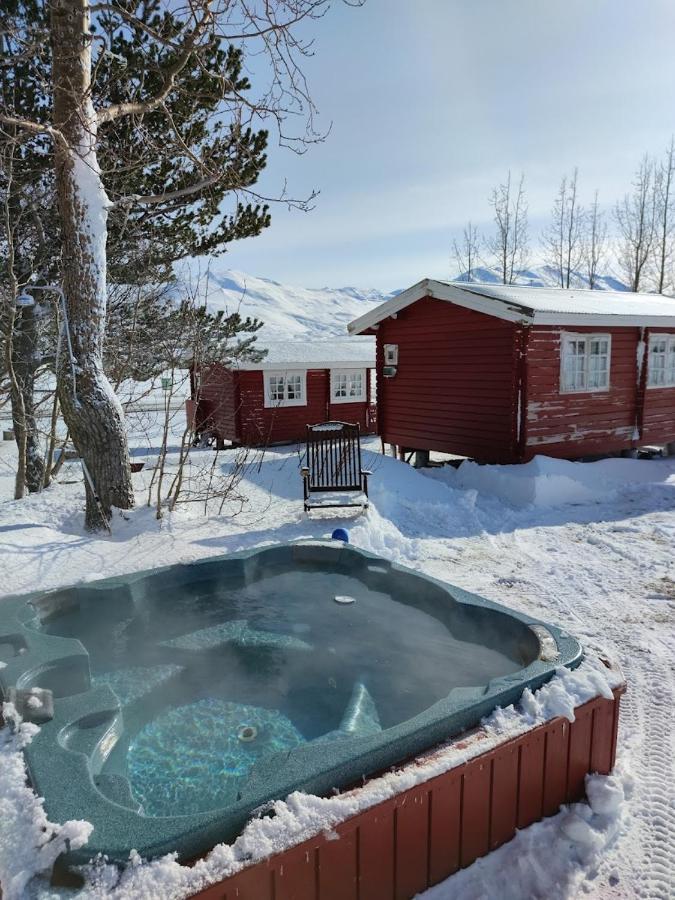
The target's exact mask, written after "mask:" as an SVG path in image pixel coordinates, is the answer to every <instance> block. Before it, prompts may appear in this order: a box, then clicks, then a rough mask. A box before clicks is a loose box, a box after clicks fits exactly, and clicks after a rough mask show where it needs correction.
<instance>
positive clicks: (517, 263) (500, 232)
mask: <svg viewBox="0 0 675 900" xmlns="http://www.w3.org/2000/svg"><path fill="white" fill-rule="evenodd" d="M489 203H490V206H491V207H492V209H493V210H494V221H495V225H496V231H495V234H494V235H493V237H492V238H490V239H489V240H488V242H487V248H488V250H489V252H490V253H492V255H493V256H494V257H495V259H496V265H497V268H498V269H499V272H500V275H501V279H502V283H503V284H513V282H514V280H515V278H516V276H517V274H518V271H519V270H521V269H523V268H524V267H525V265H526V264H527V259H528V256H529V246H528V225H527V201H526V199H525V175H521V176H520V181H519V182H518V187H517V188H516V189H515V190H514V188H513V186H512V183H511V172H510V171H509V174H508V176H507V179H506V181H505V182H504V183H503V184H500V185H499V186H498V187H496V188H494V189H493V191H492V194H491V195H490V198H489Z"/></svg>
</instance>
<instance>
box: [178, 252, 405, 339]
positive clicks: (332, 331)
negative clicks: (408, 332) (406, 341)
mask: <svg viewBox="0 0 675 900" xmlns="http://www.w3.org/2000/svg"><path fill="white" fill-rule="evenodd" d="M183 277H185V276H183ZM200 288H201V293H200V296H201V297H202V298H203V299H204V300H205V301H206V304H207V306H208V308H209V310H211V311H212V312H217V311H218V310H224V311H225V312H226V313H233V312H239V313H240V314H241V315H242V316H251V317H257V318H258V319H261V320H262V321H263V323H264V324H263V327H262V328H261V329H260V331H259V332H257V333H258V335H259V339H260V342H261V343H263V342H264V341H265V340H266V339H270V340H279V339H284V340H285V339H288V340H295V341H298V340H306V339H309V340H322V339H326V338H328V337H339V338H343V339H344V336H345V334H346V332H347V323H348V322H350V321H351V320H352V319H354V318H356V317H358V316H360V315H363V313H365V312H368V311H369V310H371V309H374V308H375V307H376V306H378V305H379V304H380V303H382V302H383V301H385V300H387V299H388V298H389V297H391V296H393V294H392V293H384V292H381V291H377V290H369V289H365V290H360V289H358V288H352V287H345V288H316V289H312V288H301V287H296V286H295V285H285V284H280V283H279V282H277V281H272V280H270V279H269V278H260V277H256V276H254V275H247V274H245V273H244V272H237V271H234V270H232V269H227V268H223V269H220V268H218V263H217V262H216V261H212V262H211V266H210V269H209V275H208V282H207V279H206V276H205V275H204V274H203V273H202V278H201V280H200Z"/></svg>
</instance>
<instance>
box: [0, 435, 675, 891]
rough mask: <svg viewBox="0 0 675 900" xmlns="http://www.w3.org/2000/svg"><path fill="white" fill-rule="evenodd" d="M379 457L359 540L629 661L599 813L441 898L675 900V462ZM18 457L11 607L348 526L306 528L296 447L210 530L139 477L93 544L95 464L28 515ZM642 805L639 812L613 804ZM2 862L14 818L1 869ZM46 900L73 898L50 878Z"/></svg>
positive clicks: (516, 844) (500, 860)
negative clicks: (160, 507)
mask: <svg viewBox="0 0 675 900" xmlns="http://www.w3.org/2000/svg"><path fill="white" fill-rule="evenodd" d="M179 425H182V423H179V422H178V421H177V423H176V428H177V429H178V428H179ZM154 434H156V431H155V432H153V428H152V427H150V426H149V425H148V423H147V420H145V419H144V420H143V422H142V423H141V420H140V418H139V419H138V421H137V422H136V424H135V437H134V438H133V439H132V445H133V446H132V453H133V455H134V457H135V458H136V457H137V458H139V459H140V458H144V457H145V458H147V459H148V460H149V461H150V462H151V461H152V460H153V459H154V458H156V446H155V442H154ZM147 435H149V437H148V436H147ZM369 446H370V447H371V449H372V451H373V452H372V455H371V453H367V454H366V460H365V462H366V465H367V467H368V468H370V469H372V470H373V471H374V475H373V477H372V480H371V483H372V501H373V502H372V506H371V509H370V510H369V511H368V513H367V514H365V515H363V514H358V513H352V514H351V515H350V513H345V515H344V516H343V517H342V518H341V522H342V524H347V525H348V527H350V532H351V539H352V541H353V542H354V543H355V544H357V545H359V546H362V547H365V548H367V549H370V550H373V551H374V552H377V553H381V554H383V555H385V556H387V557H388V558H391V559H395V560H397V561H400V562H403V563H405V564H407V565H411V566H413V567H416V568H419V569H421V570H422V571H424V572H427V573H428V574H430V575H434V576H436V577H439V578H443V579H445V580H447V581H449V582H451V583H454V584H457V585H460V586H462V587H465V588H468V589H470V590H473V591H476V592H478V593H482V594H485V595H486V596H488V597H490V598H491V599H494V600H497V601H500V602H503V603H506V604H508V605H510V606H512V607H514V608H517V609H520V610H523V611H526V612H528V613H531V614H532V615H535V616H538V617H541V618H542V619H545V620H550V621H553V622H556V623H558V624H561V625H563V626H565V627H567V628H569V629H570V631H572V632H573V633H574V634H575V635H576V636H577V637H579V638H580V639H582V641H584V642H586V643H587V644H588V645H592V646H602V647H605V648H606V649H607V651H608V652H609V653H610V654H611V655H613V656H614V657H615V658H617V659H618V660H619V662H620V664H621V666H622V667H623V670H624V673H625V676H626V678H627V680H628V685H629V692H628V694H627V695H626V697H625V699H624V701H623V708H622V723H621V765H620V769H619V772H618V775H617V777H615V778H614V779H610V780H606V779H600V780H599V781H598V782H597V785H598V786H597V787H592V788H591V790H592V791H595V793H596V798H595V802H594V803H593V808H592V809H587V808H585V807H584V809H586V812H585V813H584V812H579V811H572V812H569V811H568V812H563V813H561V814H560V815H559V816H557V817H555V818H553V819H551V820H548V821H547V822H545V823H541V824H539V825H535V826H532V827H531V828H529V829H526V830H525V831H523V832H521V833H519V835H518V836H517V837H516V839H515V840H514V841H512V842H511V843H510V844H508V845H507V846H506V847H503V848H501V849H500V850H499V851H497V852H496V853H493V854H491V855H490V856H489V857H487V858H486V859H484V860H481V861H479V862H478V863H476V864H475V865H474V866H472V867H470V868H469V869H467V870H465V871H464V872H460V873H458V875H456V876H454V877H453V878H451V879H449V880H448V881H447V882H446V883H445V884H443V885H441V886H438V887H436V888H434V889H431V890H430V891H429V892H428V900H449V898H460V897H461V898H462V900H465V898H474V897H475V898H479V897H497V896H498V897H514V898H516V897H519V898H520V897H523V898H524V897H556V898H557V897H572V896H578V895H579V894H580V893H584V894H585V895H588V896H590V897H602V898H606V897H616V898H633V897H644V898H667V897H672V896H675V880H674V879H675V771H674V769H675V763H674V752H673V751H674V746H673V742H674V741H675V737H674V735H675V728H674V727H673V726H674V724H675V723H674V722H673V719H674V717H675V713H674V707H675V649H674V647H675V642H674V640H673V638H674V632H675V628H674V627H673V623H674V619H675V565H674V564H673V547H674V542H675V460H653V461H647V460H640V461H638V460H635V461H633V460H614V461H607V462H602V463H592V464H586V465H581V464H571V463H569V464H568V463H551V462H550V461H546V460H540V461H535V463H533V464H531V465H530V466H528V467H524V468H523V467H521V468H520V469H519V470H517V471H516V470H512V469H509V468H506V469H502V470H497V469H496V468H494V467H491V468H487V467H486V468H484V469H482V470H476V469H474V468H472V467H463V469H461V470H459V472H456V471H455V470H453V469H451V468H445V469H442V470H438V469H437V470H429V471H428V472H426V473H421V472H416V471H415V470H413V469H411V468H409V467H407V466H404V465H403V464H401V463H399V462H397V461H395V460H393V459H391V458H388V457H382V456H381V455H379V454H378V453H377V452H376V450H377V442H376V441H372V442H371V443H370V444H369ZM199 453H201V454H202V456H201V458H202V459H210V458H211V457H210V456H209V454H210V453H211V451H200V452H199ZM199 453H198V454H196V457H195V458H196V459H197V458H199ZM12 454H13V445H12V444H10V443H0V500H2V501H4V502H0V558H1V560H2V590H3V592H4V593H7V594H8V593H14V592H24V591H28V590H31V589H34V588H36V587H38V586H40V587H42V588H49V587H54V586H56V585H61V584H66V583H71V582H73V581H75V580H78V579H90V578H99V577H102V576H104V575H111V574H115V573H122V572H128V571H131V570H134V569H144V568H148V567H151V566H153V565H157V564H165V563H167V562H178V561H186V560H190V559H196V558H200V557H204V556H208V555H211V554H216V553H223V552H231V551H236V550H240V549H244V548H248V547H252V546H255V545H258V544H261V543H266V542H271V541H278V540H290V539H295V538H301V537H322V536H327V535H329V534H330V532H331V530H332V528H333V527H334V526H335V523H336V520H337V517H336V516H332V515H331V516H330V517H328V514H324V515H321V514H317V515H316V516H315V517H313V518H312V519H311V520H308V519H307V518H306V517H305V516H304V515H303V513H302V504H301V502H300V478H299V475H298V471H297V466H298V459H299V456H298V449H297V448H283V449H274V450H269V451H267V452H266V453H265V454H264V456H263V457H262V458H257V459H255V460H252V461H251V465H250V467H249V469H248V471H247V473H246V478H245V481H244V482H243V484H242V488H243V492H244V493H245V494H246V496H247V498H248V503H247V505H246V506H245V508H244V510H243V511H242V512H241V513H240V514H239V515H237V516H234V517H230V516H228V515H221V516H217V515H210V516H206V517H205V516H204V515H203V511H202V508H201V505H200V504H188V505H186V506H184V507H181V508H179V509H178V510H177V511H176V513H174V514H173V515H171V516H168V517H166V518H164V519H163V520H162V521H161V522H158V521H157V520H156V519H155V517H154V512H153V511H152V510H150V509H147V508H146V507H144V506H143V505H142V504H143V503H144V501H145V490H144V487H145V485H146V484H147V479H148V473H147V471H144V472H141V473H139V474H137V475H135V476H134V478H135V479H136V485H137V488H138V501H139V507H138V508H137V509H136V510H135V511H134V512H132V513H131V514H129V515H128V516H127V517H126V518H122V517H116V519H115V523H114V533H113V536H112V537H107V536H90V535H87V534H85V533H83V531H82V527H81V525H82V512H81V502H82V495H83V488H82V483H81V475H80V473H79V470H78V468H77V464H75V463H68V464H66V466H65V467H64V470H63V471H62V474H61V482H62V483H60V484H57V485H54V486H53V488H51V489H50V490H49V491H47V492H45V494H43V495H41V496H37V497H31V498H29V499H27V500H24V501H19V502H14V501H12V500H11V499H10V497H11V474H12ZM223 460H224V465H227V460H228V455H227V454H226V455H225V456H223ZM146 468H147V467H146ZM225 512H228V509H227V508H226V510H225ZM347 518H349V519H351V521H349V522H345V519H347ZM0 602H1V600H0ZM0 784H1V782H0ZM624 794H625V795H626V796H627V800H626V801H625V803H623V804H618V803H615V802H614V800H611V798H616V796H618V795H621V796H623V795H624ZM608 797H609V798H610V800H609V801H608ZM2 800H3V797H2V796H0V810H1V809H2ZM22 802H23V801H22ZM619 807H620V813H619V812H617V809H618V808H619ZM603 810H604V812H603ZM610 813H611V815H610ZM603 816H604V818H603ZM0 818H2V817H1V816H0ZM610 820H611V823H612V824H611V827H609V824H608V823H609V822H610ZM603 823H604V824H603ZM7 847H8V844H7V842H6V841H5V846H4V850H5V852H6V851H7ZM553 848H554V849H553ZM2 852H3V843H2V823H1V822H0V874H1V873H2V865H3V857H2ZM31 892H32V894H33V896H36V895H38V894H39V895H40V896H42V897H46V896H55V895H54V894H53V893H52V892H46V889H45V886H44V885H40V884H39V883H37V884H34V885H33V887H32V888H31ZM100 895H101V896H103V895H105V892H103V893H102V894H100ZM145 896H153V894H152V893H146V895H145ZM157 896H159V895H157Z"/></svg>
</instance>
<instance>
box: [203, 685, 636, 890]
mask: <svg viewBox="0 0 675 900" xmlns="http://www.w3.org/2000/svg"><path fill="white" fill-rule="evenodd" d="M624 691H625V685H622V686H621V687H618V688H615V689H614V692H613V693H614V699H613V700H608V699H605V698H603V697H596V698H595V699H593V700H590V701H589V702H588V703H585V704H584V705H583V706H580V707H578V708H577V709H576V711H575V715H576V719H575V721H574V722H572V723H570V722H568V721H567V719H564V718H556V719H552V720H551V721H550V722H547V723H546V724H544V725H540V726H538V727H537V728H534V729H532V730H531V731H528V732H526V733H525V734H522V735H520V736H519V737H517V738H513V739H511V740H508V741H506V742H505V743H503V744H500V745H499V746H497V747H491V748H490V749H489V750H487V751H484V752H483V753H480V754H479V755H477V756H475V757H474V758H473V759H470V760H469V761H468V762H465V763H463V764H461V765H459V766H457V767H455V768H453V769H450V770H448V771H447V772H444V773H443V774H441V775H438V776H436V777H434V778H432V779H430V780H429V781H426V782H424V783H423V784H420V785H417V786H416V787H414V788H411V789H410V790H408V791H405V792H403V793H401V794H398V795H397V796H396V797H393V798H391V799H390V800H386V801H385V802H383V803H379V804H377V805H376V806H372V807H370V808H369V809H367V810H365V811H364V812H362V813H359V814H358V815H356V816H353V817H352V818H350V819H348V820H346V821H345V822H342V823H341V824H340V825H337V826H335V828H334V829H333V831H332V832H331V834H330V836H327V835H326V834H319V835H316V836H315V837H312V838H310V839H309V840H307V841H304V842H303V843H301V844H298V845H297V846H295V847H291V848H290V849H288V850H285V851H284V852H282V853H279V854H276V855H274V856H271V857H269V858H268V859H265V860H262V861H261V862H258V863H254V864H252V865H250V866H249V867H247V868H245V869H243V870H242V871H240V872H238V873H237V874H236V875H233V876H231V877H229V878H226V879H225V880H224V881H221V882H219V883H218V884H215V885H213V886H211V887H209V888H206V889H205V890H203V891H201V892H200V893H198V894H195V895H194V896H195V897H196V898H199V900H409V898H411V897H414V895H415V894H417V893H419V892H420V891H423V890H425V889H426V888H428V887H431V886H432V885H434V884H437V883H438V882H440V881H443V880H444V879H445V878H447V877H448V876H450V875H452V874H453V873H454V872H456V871H457V870H458V869H460V868H464V867H466V866H469V865H471V863H472V862H474V861H475V860H476V859H478V858H479V857H480V856H485V854H487V853H489V852H490V851H491V850H494V849H495V848H497V847H499V846H500V845H501V844H505V843H506V842H507V841H510V840H511V838H512V837H513V836H514V834H515V832H516V829H517V828H526V827H527V826H528V825H531V824H532V823H533V822H537V821H538V820H539V819H542V818H544V817H545V816H551V815H554V814H555V813H556V812H557V811H558V809H559V808H560V806H561V805H562V804H563V803H572V802H575V801H579V800H582V799H583V797H584V795H585V782H584V779H585V776H586V775H587V774H588V773H591V772H597V773H600V774H603V775H607V774H609V773H610V772H611V770H612V769H613V768H614V762H615V758H616V740H617V731H618V724H619V703H620V698H621V695H622V694H623V693H624ZM485 739H486V734H485V732H481V731H480V730H477V731H475V732H472V733H470V734H469V735H468V736H466V737H464V738H461V739H460V740H459V741H458V742H457V747H458V748H462V747H466V746H469V744H470V743H471V742H477V741H481V740H485ZM336 835H337V839H336Z"/></svg>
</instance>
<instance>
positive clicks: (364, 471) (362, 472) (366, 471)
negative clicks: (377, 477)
mask: <svg viewBox="0 0 675 900" xmlns="http://www.w3.org/2000/svg"><path fill="white" fill-rule="evenodd" d="M361 474H362V475H372V474H373V473H372V472H371V471H370V469H361Z"/></svg>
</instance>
